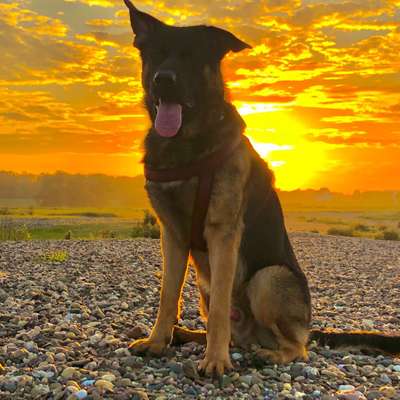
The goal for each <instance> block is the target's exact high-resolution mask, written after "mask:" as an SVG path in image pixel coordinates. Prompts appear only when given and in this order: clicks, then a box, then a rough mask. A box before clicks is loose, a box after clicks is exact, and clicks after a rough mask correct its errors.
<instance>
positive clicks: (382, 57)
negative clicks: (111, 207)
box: [0, 0, 400, 192]
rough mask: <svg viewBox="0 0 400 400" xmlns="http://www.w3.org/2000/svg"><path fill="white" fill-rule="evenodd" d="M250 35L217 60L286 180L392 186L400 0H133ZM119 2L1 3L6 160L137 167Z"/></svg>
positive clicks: (137, 132)
mask: <svg viewBox="0 0 400 400" xmlns="http://www.w3.org/2000/svg"><path fill="white" fill-rule="evenodd" d="M134 3H135V5H136V6H137V7H138V8H139V9H141V10H143V11H146V12H149V13H151V14H152V15H154V16H156V17H157V18H159V19H161V20H163V21H164V22H167V23H171V24H178V25H192V24H201V23H205V24H212V25H217V26H220V27H223V28H225V29H228V30H231V31H232V32H233V33H235V34H236V35H237V36H239V37H240V38H241V39H243V40H245V41H247V42H248V43H250V44H251V45H252V46H253V49H252V50H249V51H245V52H242V53H239V54H235V55H229V56H228V57H227V58H226V59H225V61H224V64H223V69H224V76H225V78H226V80H227V82H228V84H227V86H228V88H229V90H230V93H231V99H232V101H233V102H234V104H235V105H236V106H237V108H238V109H239V112H240V113H241V114H242V116H243V117H244V119H245V120H246V122H247V126H248V128H247V134H248V136H249V137H250V138H251V139H252V142H253V143H254V145H255V147H256V149H257V150H258V151H259V153H260V154H261V155H262V156H263V157H264V158H265V159H266V160H267V161H268V162H269V164H270V165H271V166H272V167H273V169H274V171H275V174H276V177H277V186H278V187H280V188H282V189H287V190H292V189H296V188H303V189H305V188H320V187H328V188H330V189H331V190H335V191H342V192H352V191H353V190H355V189H359V190H386V189H400V0H386V1H385V0H381V1H379V0H349V1H347V0H303V1H301V0H265V1H250V0H213V1H208V0H207V1H206V0H198V1H191V0H185V1H183V0H177V1H170V0H164V1H136V2H134ZM132 40H133V37H132V33H131V29H130V25H129V18H128V12H127V10H126V8H125V6H124V4H123V1H122V0H2V1H1V4H0V51H1V63H0V170H11V171H16V172H22V171H26V172H31V173H40V172H53V171H56V170H64V171H68V172H73V173H75V172H81V173H96V172H101V173H106V174H111V175H129V176H134V175H138V174H140V173H141V172H142V166H141V164H140V162H139V161H140V158H141V142H142V139H143V136H144V134H145V131H146V128H147V127H148V121H147V118H146V115H145V112H144V109H143V106H142V105H141V97H142V92H141V87H140V81H139V79H140V61H139V58H138V52H137V50H136V49H134V48H133V47H132Z"/></svg>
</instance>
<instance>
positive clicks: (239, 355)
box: [232, 353, 243, 361]
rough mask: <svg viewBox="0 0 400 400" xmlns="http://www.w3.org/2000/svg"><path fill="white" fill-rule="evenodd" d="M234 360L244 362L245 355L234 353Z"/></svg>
mask: <svg viewBox="0 0 400 400" xmlns="http://www.w3.org/2000/svg"><path fill="white" fill-rule="evenodd" d="M232 360H233V361H242V360H243V355H242V354H240V353H232Z"/></svg>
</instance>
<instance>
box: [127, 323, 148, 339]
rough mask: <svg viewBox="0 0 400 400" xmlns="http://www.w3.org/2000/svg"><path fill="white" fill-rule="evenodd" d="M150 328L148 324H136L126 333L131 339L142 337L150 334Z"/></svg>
mask: <svg viewBox="0 0 400 400" xmlns="http://www.w3.org/2000/svg"><path fill="white" fill-rule="evenodd" d="M148 334H149V330H148V328H147V326H145V325H143V324H136V325H135V326H134V327H133V328H131V329H129V330H128V331H127V332H126V335H127V336H128V338H130V339H141V338H143V337H145V336H148Z"/></svg>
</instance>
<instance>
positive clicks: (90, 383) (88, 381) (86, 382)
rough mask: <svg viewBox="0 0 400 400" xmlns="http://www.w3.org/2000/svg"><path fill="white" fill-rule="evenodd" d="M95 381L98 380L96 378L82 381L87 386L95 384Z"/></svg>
mask: <svg viewBox="0 0 400 400" xmlns="http://www.w3.org/2000/svg"><path fill="white" fill-rule="evenodd" d="M95 382H96V381H95V380H94V379H85V380H84V381H83V382H82V386H85V387H89V386H93V385H94V384H95Z"/></svg>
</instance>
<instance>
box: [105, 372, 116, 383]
mask: <svg viewBox="0 0 400 400" xmlns="http://www.w3.org/2000/svg"><path fill="white" fill-rule="evenodd" d="M101 379H103V380H105V381H109V382H114V381H115V379H117V378H116V376H115V375H114V374H111V373H108V374H105V375H103V376H102V377H101Z"/></svg>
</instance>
